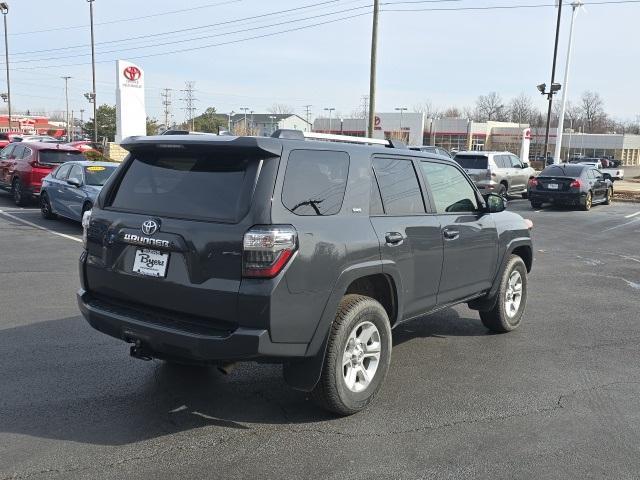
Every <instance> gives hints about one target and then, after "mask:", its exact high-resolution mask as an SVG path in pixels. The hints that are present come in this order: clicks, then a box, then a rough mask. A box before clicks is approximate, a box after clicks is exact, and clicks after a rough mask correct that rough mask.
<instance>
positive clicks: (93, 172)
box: [84, 165, 118, 187]
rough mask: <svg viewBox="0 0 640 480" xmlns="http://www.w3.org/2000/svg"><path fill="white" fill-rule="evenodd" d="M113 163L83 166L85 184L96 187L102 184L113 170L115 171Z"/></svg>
mask: <svg viewBox="0 0 640 480" xmlns="http://www.w3.org/2000/svg"><path fill="white" fill-rule="evenodd" d="M116 168H118V167H116V166H115V165H113V166H111V165H109V166H105V165H91V166H89V167H84V178H85V183H86V184H87V185H93V186H96V187H101V186H103V185H104V184H105V183H106V182H107V180H109V177H110V176H111V174H112V173H113V172H115V171H116Z"/></svg>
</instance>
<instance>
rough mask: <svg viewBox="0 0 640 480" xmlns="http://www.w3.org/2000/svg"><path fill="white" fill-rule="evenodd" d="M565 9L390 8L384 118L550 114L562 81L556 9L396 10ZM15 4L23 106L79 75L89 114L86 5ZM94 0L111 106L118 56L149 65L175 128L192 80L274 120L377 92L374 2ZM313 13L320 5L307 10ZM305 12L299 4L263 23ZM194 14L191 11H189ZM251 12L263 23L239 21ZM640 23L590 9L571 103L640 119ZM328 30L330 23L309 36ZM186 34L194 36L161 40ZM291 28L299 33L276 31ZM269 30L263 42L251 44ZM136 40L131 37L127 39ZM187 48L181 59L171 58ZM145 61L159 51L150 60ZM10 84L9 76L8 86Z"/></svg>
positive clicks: (211, 102) (218, 100) (638, 11)
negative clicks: (532, 109)
mask: <svg viewBox="0 0 640 480" xmlns="http://www.w3.org/2000/svg"><path fill="white" fill-rule="evenodd" d="M587 1H589V2H595V1H601V0H587ZM553 2H554V0H451V1H442V0H426V1H422V2H417V1H415V0H414V1H411V2H409V1H404V2H403V1H401V0H382V3H383V6H382V9H383V12H382V13H381V17H380V43H379V45H380V47H379V58H378V109H377V110H378V111H391V110H393V108H395V107H400V106H402V107H409V109H411V108H412V107H413V106H414V105H415V104H417V103H420V102H424V101H426V100H430V101H431V102H432V103H433V104H434V105H436V106H438V107H441V108H446V107H448V106H452V105H455V106H458V107H464V106H467V105H472V104H473V103H474V101H475V99H476V97H477V96H478V95H480V94H486V93H488V92H490V91H497V92H499V93H500V94H501V95H502V96H503V98H504V99H505V101H508V100H509V98H510V97H512V96H516V95H518V94H519V93H521V92H527V93H528V94H530V95H531V96H532V98H533V99H534V100H535V102H536V105H537V106H539V107H540V108H544V99H543V97H541V96H540V95H539V94H537V91H536V89H535V85H536V84H538V83H542V82H546V83H549V79H550V74H551V56H552V53H553V39H554V30H555V15H556V9H555V8H554V7H553V6H549V7H541V8H517V9H503V10H484V11H483V10H457V11H433V10H432V11H411V12H395V11H389V10H398V9H409V10H418V9H429V8H430V9H433V8H439V9H455V8H462V7H481V6H516V5H540V4H553ZM393 3H396V4H395V5H394V4H393ZM565 3H566V0H565ZM9 4H10V8H11V10H10V12H9V17H8V21H9V33H10V35H9V43H10V45H9V51H10V53H12V58H11V62H12V72H11V75H12V81H11V85H12V98H13V107H14V110H17V111H24V110H26V109H31V110H34V111H37V110H42V109H46V110H48V111H52V110H62V109H64V81H63V80H62V79H61V78H60V76H61V75H71V76H72V77H73V78H72V79H71V80H70V105H71V106H70V108H71V109H74V110H76V111H78V110H79V109H80V108H85V109H86V110H89V105H88V103H87V102H86V100H85V99H84V98H83V96H82V94H83V93H85V92H88V91H90V89H91V66H90V58H91V57H90V55H89V54H90V47H89V38H90V37H89V28H88V20H89V9H88V4H87V2H86V1H85V0H57V1H56V2H52V1H49V0H29V1H26V0H10V1H9ZM94 5H95V22H96V45H97V46H96V51H97V52H98V53H97V60H98V61H99V62H100V63H98V66H97V74H98V87H97V91H98V99H99V101H98V103H110V104H113V103H114V102H115V76H116V73H115V61H114V60H115V59H118V58H120V59H127V60H132V61H136V62H138V64H139V65H140V66H141V67H142V68H143V69H144V71H145V74H146V82H147V91H146V98H147V111H148V115H149V116H151V117H155V118H158V119H161V117H162V105H161V97H160V92H161V89H162V88H165V87H168V88H172V89H174V92H173V97H174V98H173V114H174V117H175V120H176V121H181V120H182V119H183V118H184V111H183V110H181V108H182V107H183V106H184V105H183V102H181V101H180V100H179V98H181V97H182V94H181V92H180V91H179V90H180V89H183V88H184V82H185V81H186V80H192V81H195V85H196V90H197V91H196V94H195V96H196V98H197V99H198V101H197V103H196V105H197V107H198V111H202V110H204V109H205V108H206V107H209V106H214V107H216V109H217V110H218V111H219V112H228V111H230V110H235V111H236V112H237V111H239V109H240V108H241V107H249V108H251V109H253V110H255V111H256V112H261V111H265V110H266V109H267V108H268V107H269V106H270V105H271V104H273V103H276V102H277V103H284V104H288V105H291V106H292V107H294V108H295V110H296V113H299V114H302V113H303V112H304V108H303V106H304V105H306V104H311V105H313V107H312V112H313V114H314V115H318V114H320V113H323V112H322V111H323V109H324V108H325V107H335V108H336V109H337V111H338V112H339V113H340V114H341V115H343V116H349V115H350V113H351V112H352V111H353V110H354V109H356V108H357V107H358V106H359V104H361V102H362V100H361V99H362V96H363V95H366V94H367V92H368V89H369V53H370V45H371V18H372V17H371V14H370V11H371V7H370V5H371V1H370V0H337V1H333V2H329V1H326V0H298V1H293V0H278V1H271V2H265V1H263V0H227V1H225V0H186V1H182V2H172V1H168V0H154V1H146V0H145V1H142V0H96V1H95V3H94ZM306 6H309V8H301V7H306ZM358 7H363V8H358ZM295 8H298V10H295V11H289V12H285V13H277V14H273V15H267V16H261V17H257V16H260V15H264V14H270V13H274V12H282V11H283V10H287V9H295ZM183 9H189V10H188V11H182V12H176V10H183ZM570 10H571V8H570V7H568V6H567V7H566V10H565V13H564V15H563V21H562V36H561V43H560V50H559V60H558V76H557V77H558V78H559V79H560V80H559V81H562V75H563V72H564V61H565V57H566V44H567V39H568V31H569V23H570V18H571V15H570ZM168 12H173V13H168ZM337 12H342V13H337ZM360 14H362V15H361V16H357V17H353V18H348V19H344V20H341V21H336V22H333V23H325V22H329V21H333V20H336V19H343V18H345V17H350V16H354V15H360ZM148 16H150V17H148ZM143 17H148V18H143ZM247 17H257V18H253V19H250V20H243V21H240V22H239V21H238V20H241V19H247ZM311 17H313V18H311ZM305 18H306V20H301V19H305ZM299 20H301V21H299ZM224 22H226V23H224ZM639 22H640V2H637V3H626V4H615V5H611V4H609V5H590V6H588V7H587V9H586V12H584V11H583V12H581V13H580V15H579V16H578V20H577V23H576V35H575V54H574V57H573V66H572V71H571V79H570V97H578V96H579V95H580V93H581V92H583V91H584V90H593V91H597V92H599V93H600V94H601V95H602V97H603V99H604V100H605V105H606V109H607V111H608V112H610V113H611V114H613V115H614V116H615V117H616V118H618V119H620V120H625V119H627V120H629V119H634V118H635V117H636V115H640V96H639V95H638V87H639V85H640V81H639V80H640V61H639V60H640V41H639V37H638V33H637V28H638V24H639ZM319 23H324V24H322V25H317V26H314V27H311V28H302V29H301V28H300V27H304V26H308V25H313V24H319ZM212 24H217V25H214V26H211V25H212ZM274 24H279V25H274ZM205 26H206V28H194V27H205ZM51 29H56V30H53V31H51ZM184 29H191V30H188V31H183V32H178V33H173V34H171V35H157V34H164V33H166V32H174V31H176V30H184ZM292 29H297V30H295V31H289V32H286V33H282V34H277V35H272V36H265V35H269V34H271V33H275V32H281V31H283V30H292ZM41 30H49V31H41ZM38 31H40V32H38ZM258 36H259V37H261V38H254V39H249V40H247V38H248V37H258ZM132 37H136V38H132ZM202 37H206V38H202ZM124 39H128V40H125V41H118V42H114V41H116V40H124ZM105 42H111V43H105ZM230 42H235V43H230ZM222 43H227V44H226V45H220V44H222ZM212 44H217V45H214V46H210V45H212ZM203 46H206V47H205V48H199V49H197V50H194V49H192V47H203ZM65 47H76V48H73V49H64V48H65ZM51 49H59V50H51ZM43 50H49V51H44V52H43ZM176 50H182V51H181V52H178V53H171V52H172V51H176ZM145 55H147V56H148V57H146V58H143V57H144V56H145ZM149 55H152V56H149ZM52 57H64V58H56V59H52ZM69 64H73V65H69ZM77 64H81V65H77ZM61 65H65V66H61ZM2 69H4V63H3V64H2ZM0 78H3V77H0ZM4 84H5V82H4V80H3V79H0V85H4ZM4 88H5V87H0V89H4ZM86 115H87V114H86V113H85V118H86Z"/></svg>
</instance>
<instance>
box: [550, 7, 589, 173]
mask: <svg viewBox="0 0 640 480" xmlns="http://www.w3.org/2000/svg"><path fill="white" fill-rule="evenodd" d="M581 6H582V0H575V1H574V2H573V3H572V4H571V7H572V8H573V12H572V14H571V27H570V29H569V45H568V47H567V64H566V66H565V68H564V90H563V92H562V103H561V104H560V118H558V134H557V135H556V151H555V154H554V155H553V163H560V154H561V153H562V131H563V130H564V115H565V112H566V110H567V92H568V90H569V89H568V88H567V87H568V85H569V69H570V67H571V53H572V52H573V26H574V24H575V22H576V16H577V15H578V9H579V8H580V7H581Z"/></svg>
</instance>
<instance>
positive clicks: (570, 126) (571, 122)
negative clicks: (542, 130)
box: [567, 118, 573, 161]
mask: <svg viewBox="0 0 640 480" xmlns="http://www.w3.org/2000/svg"><path fill="white" fill-rule="evenodd" d="M569 122H570V124H569V148H568V149H567V161H568V160H570V159H571V137H572V136H573V118H571V119H569Z"/></svg>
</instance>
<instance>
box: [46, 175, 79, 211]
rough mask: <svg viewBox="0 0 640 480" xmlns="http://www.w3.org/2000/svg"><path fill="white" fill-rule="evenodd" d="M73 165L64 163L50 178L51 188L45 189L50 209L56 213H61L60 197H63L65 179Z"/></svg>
mask: <svg viewBox="0 0 640 480" xmlns="http://www.w3.org/2000/svg"><path fill="white" fill-rule="evenodd" d="M72 166H73V163H66V164H64V165H61V166H60V168H58V169H57V170H56V172H55V174H54V175H52V176H51V186H50V187H47V195H48V196H49V203H50V204H51V208H53V211H54V212H56V213H60V214H62V213H63V205H62V196H63V195H64V192H65V189H66V185H67V177H68V175H69V172H70V171H71V167H72Z"/></svg>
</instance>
